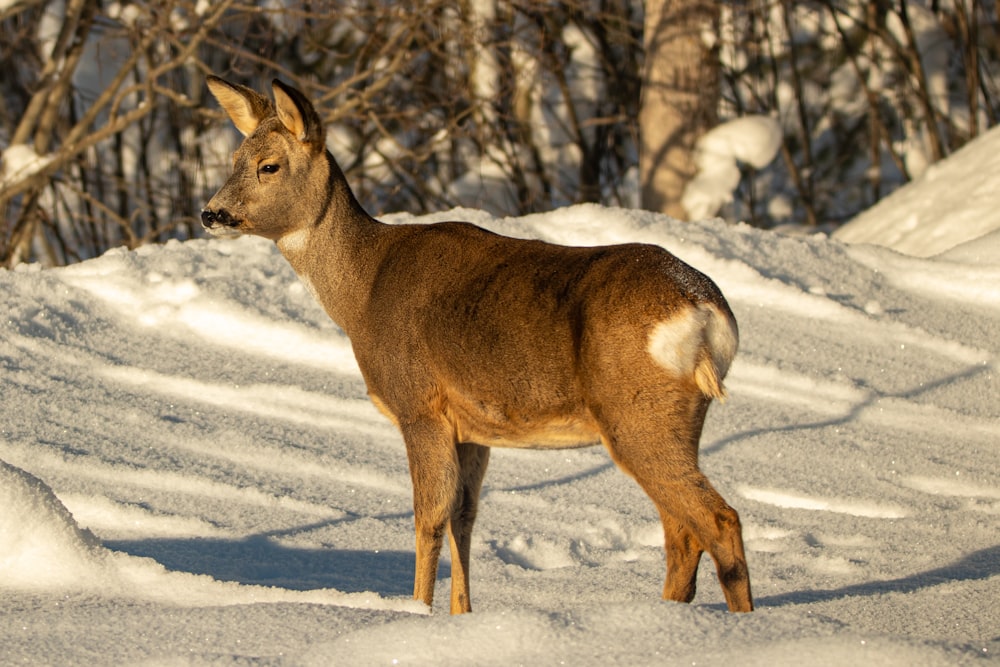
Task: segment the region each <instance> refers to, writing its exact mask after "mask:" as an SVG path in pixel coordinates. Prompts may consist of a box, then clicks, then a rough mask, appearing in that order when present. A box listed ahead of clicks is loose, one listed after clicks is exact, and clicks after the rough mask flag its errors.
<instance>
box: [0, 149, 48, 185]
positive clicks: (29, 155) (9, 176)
mask: <svg viewBox="0 0 1000 667" xmlns="http://www.w3.org/2000/svg"><path fill="white" fill-rule="evenodd" d="M51 161H52V157H51V156H46V157H43V156H41V155H39V154H38V153H36V152H35V149H34V148H32V147H31V146H28V145H27V144H12V145H10V146H7V148H5V149H4V150H3V152H2V153H0V189H3V188H5V187H7V186H9V185H12V184H14V183H16V182H17V181H20V180H24V179H26V178H29V177H31V176H33V175H34V174H36V173H38V172H39V171H41V170H42V169H45V167H46V166H48V164H49V162H51Z"/></svg>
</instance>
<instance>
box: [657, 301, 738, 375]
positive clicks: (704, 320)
mask: <svg viewBox="0 0 1000 667" xmlns="http://www.w3.org/2000/svg"><path fill="white" fill-rule="evenodd" d="M738 343H739V340H738V338H737V333H736V329H735V327H734V326H733V324H732V323H731V322H730V321H729V318H728V317H727V316H726V315H725V314H723V313H722V312H721V311H720V310H719V309H718V308H716V307H715V306H713V305H711V304H708V303H702V304H699V305H698V306H696V307H691V308H685V309H684V310H682V311H681V312H679V313H678V314H677V315H675V316H674V317H672V318H670V319H669V320H664V321H663V322H660V323H659V324H657V325H656V326H655V327H653V330H652V332H650V334H649V345H648V347H647V349H648V350H649V354H650V356H652V357H653V359H654V360H655V361H656V363H658V364H659V365H660V366H662V367H663V368H665V369H666V370H668V371H670V372H672V373H674V374H676V375H678V376H689V375H691V374H692V373H694V371H695V366H696V365H697V364H698V362H699V358H700V356H701V354H702V350H704V349H706V348H707V351H708V352H709V354H710V355H711V358H712V362H713V363H714V365H715V371H716V374H717V375H718V380H719V382H721V381H722V378H724V377H725V376H726V373H727V372H728V371H729V366H730V364H732V361H733V357H734V356H736V348H737V346H738Z"/></svg>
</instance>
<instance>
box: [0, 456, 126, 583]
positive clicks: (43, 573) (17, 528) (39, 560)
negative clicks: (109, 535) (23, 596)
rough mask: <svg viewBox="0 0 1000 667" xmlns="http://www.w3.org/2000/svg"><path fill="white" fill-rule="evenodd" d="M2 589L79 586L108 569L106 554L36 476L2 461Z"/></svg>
mask: <svg viewBox="0 0 1000 667" xmlns="http://www.w3.org/2000/svg"><path fill="white" fill-rule="evenodd" d="M0 507H4V511H3V512H0V587H3V588H59V587H70V588H73V587H76V586H78V585H80V584H85V583H86V582H88V581H93V580H94V579H95V578H100V577H101V576H102V574H103V573H105V572H106V571H107V560H106V555H107V554H106V552H105V551H104V549H103V548H102V547H101V545H100V542H99V541H98V540H97V538H96V537H94V535H93V534H91V533H90V532H89V531H86V530H82V529H81V528H80V527H79V526H78V525H77V524H76V522H75V521H74V520H73V516H72V515H71V514H70V513H69V511H68V510H67V509H66V507H65V506H64V505H63V504H62V503H61V502H59V499H58V498H56V496H55V494H54V493H53V492H52V489H50V488H49V487H48V486H47V485H46V484H45V483H44V482H42V481H41V480H40V479H38V478H37V477H35V476H33V475H31V474H29V473H27V472H25V471H23V470H21V469H20V468H15V467H14V466H12V465H10V464H8V463H6V462H5V461H2V460H0Z"/></svg>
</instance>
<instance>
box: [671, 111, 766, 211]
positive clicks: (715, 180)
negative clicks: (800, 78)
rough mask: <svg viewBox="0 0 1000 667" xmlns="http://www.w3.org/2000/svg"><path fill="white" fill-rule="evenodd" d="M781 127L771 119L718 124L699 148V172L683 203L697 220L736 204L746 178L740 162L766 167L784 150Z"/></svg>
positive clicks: (704, 136) (705, 136) (699, 144)
mask: <svg viewBox="0 0 1000 667" xmlns="http://www.w3.org/2000/svg"><path fill="white" fill-rule="evenodd" d="M781 138H782V134H781V125H780V124H779V123H778V121H776V120H775V119H773V118H770V117H768V116H742V117H740V118H735V119H733V120H730V121H728V122H725V123H722V124H721V125H718V126H716V127H714V128H712V129H711V130H709V131H708V132H706V133H705V134H704V135H703V136H702V137H701V138H699V139H698V143H697V144H696V145H695V158H694V159H695V163H696V164H697V165H698V172H697V174H695V177H694V178H693V179H692V180H691V182H690V183H688V184H687V187H686V188H685V189H684V196H683V198H682V200H681V203H682V204H683V205H684V210H685V211H687V213H688V216H689V217H690V218H691V219H693V220H701V219H702V218H707V217H710V216H713V215H715V214H716V213H718V212H719V209H720V208H721V207H722V206H723V205H724V204H726V203H728V202H730V201H732V199H733V191H735V190H736V187H737V186H738V185H739V184H740V179H741V178H742V175H741V174H740V169H739V167H738V166H737V162H743V163H745V164H748V165H750V166H751V167H754V168H756V169H762V168H764V167H766V166H767V165H768V164H769V163H770V162H771V160H773V159H774V156H775V155H777V153H778V149H779V148H781Z"/></svg>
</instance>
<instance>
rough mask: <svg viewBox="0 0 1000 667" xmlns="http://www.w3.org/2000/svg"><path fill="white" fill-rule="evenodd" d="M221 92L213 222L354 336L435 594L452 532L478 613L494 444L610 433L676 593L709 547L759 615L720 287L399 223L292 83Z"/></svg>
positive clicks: (427, 597)
mask: <svg viewBox="0 0 1000 667" xmlns="http://www.w3.org/2000/svg"><path fill="white" fill-rule="evenodd" d="M208 85H209V87H210V89H211V90H212V92H213V93H214V94H215V96H216V98H217V99H218V100H219V102H220V104H222V106H223V107H224V108H225V110H226V111H227V113H228V114H229V115H230V117H231V118H232V119H233V121H234V123H235V124H236V126H237V128H238V129H240V131H241V132H243V133H244V134H245V135H246V138H245V140H244V142H243V144H242V145H241V146H240V148H239V149H238V150H237V151H236V154H235V156H234V170H233V175H232V176H231V177H230V179H229V181H228V182H227V183H226V184H225V185H224V186H223V187H222V189H221V190H220V191H219V192H218V193H217V194H216V195H215V196H214V197H213V198H212V200H211V201H210V202H209V204H208V206H207V207H206V209H205V211H203V213H202V218H203V222H204V224H205V227H206V228H207V229H209V230H210V231H212V232H213V233H216V234H219V235H231V234H243V233H246V234H257V235H260V236H264V237H266V238H270V239H272V240H274V241H275V242H276V243H277V245H278V247H279V248H280V250H281V252H282V253H283V254H284V256H285V257H286V258H287V259H288V261H289V262H290V263H291V265H292V266H293V267H294V269H295V271H296V272H297V273H298V274H299V276H301V278H302V279H303V280H304V281H305V282H306V284H308V285H309V286H310V287H311V288H312V289H313V291H314V293H315V294H316V296H317V298H318V299H319V301H320V302H321V304H322V305H323V307H324V308H325V309H326V311H327V313H329V315H330V317H331V318H333V320H334V321H335V322H336V323H337V324H338V325H339V326H340V327H341V328H343V330H344V331H345V333H347V335H348V336H350V338H351V342H352V344H353V346H354V352H355V355H356V357H357V360H358V365H359V366H360V368H361V371H362V373H363V375H364V379H365V382H366V383H367V386H368V391H369V394H370V396H371V398H372V400H373V402H374V403H375V405H377V406H378V407H379V409H380V410H381V411H382V412H384V413H385V414H386V415H387V416H388V417H389V418H390V419H392V421H393V422H394V423H395V424H396V425H397V426H398V427H399V429H400V431H401V432H402V434H403V439H404V441H405V443H406V452H407V456H408V458H409V464H410V474H411V477H412V481H413V505H414V516H415V523H416V534H417V539H416V561H417V566H416V576H415V581H414V597H416V598H417V599H420V600H423V601H424V602H426V603H427V604H430V603H431V600H432V597H433V594H434V582H435V579H436V573H437V565H438V558H439V555H440V551H441V547H442V545H443V538H444V535H445V532H446V530H447V532H448V533H449V534H450V541H449V544H450V549H451V561H452V591H451V611H452V613H459V612H465V611H469V610H470V608H471V606H470V601H469V548H470V539H471V538H470V536H471V533H472V526H473V523H474V521H475V518H476V508H477V504H478V499H479V491H480V488H481V486H482V480H483V475H484V474H485V472H486V467H487V463H488V460H489V447H490V446H514V447H566V446H579V445H585V444H594V443H598V442H600V443H603V444H604V446H605V447H607V449H608V451H609V452H610V453H611V456H612V457H613V459H614V461H615V462H616V463H617V464H618V465H619V466H620V467H621V468H622V469H623V470H624V471H625V472H627V473H629V474H630V475H632V476H633V477H634V478H635V479H636V480H637V481H638V482H639V484H640V485H641V486H642V488H643V489H644V490H645V491H646V493H648V494H649V496H650V498H652V500H653V502H654V503H655V505H656V508H657V510H658V511H659V513H660V516H661V518H662V522H663V528H664V534H665V540H666V556H667V579H666V585H665V586H664V590H663V596H664V597H665V598H668V599H671V600H679V601H684V602H687V601H690V600H691V599H692V597H693V596H694V592H695V575H696V572H697V568H698V561H699V559H700V557H701V553H702V551H708V552H709V553H710V554H711V555H712V557H713V558H714V560H715V562H716V566H717V568H718V572H719V581H720V583H721V584H722V588H723V591H724V592H725V596H726V601H727V603H728V605H729V609H730V610H732V611H750V610H751V609H752V608H753V603H752V599H751V594H750V581H749V577H748V574H747V566H746V559H745V556H744V551H743V541H742V537H741V529H740V523H739V518H738V516H737V514H736V512H735V511H734V510H733V509H732V508H731V507H729V506H728V505H727V504H726V502H725V501H724V500H723V499H722V497H721V496H719V494H718V493H717V492H716V491H715V490H714V489H713V488H712V486H711V485H710V484H709V482H708V480H707V479H706V478H705V477H704V475H702V474H701V472H700V471H699V470H698V441H699V438H700V436H701V429H702V424H703V422H704V419H705V413H706V410H707V409H708V405H709V403H710V402H711V399H712V398H714V397H722V396H723V395H724V390H723V387H722V379H723V377H724V376H725V373H726V371H727V370H728V368H729V364H730V363H731V361H732V357H733V355H734V354H735V352H736V345H737V333H736V322H735V319H734V318H733V314H732V312H731V311H730V309H729V306H728V305H727V303H726V301H725V299H724V298H723V296H722V294H721V293H720V292H719V290H718V288H717V287H716V286H715V284H714V283H713V282H712V281H711V280H709V279H708V278H707V277H705V276H704V275H703V274H701V273H699V272H698V271H696V270H694V269H692V268H691V267H689V266H687V265H686V264H684V263H683V262H681V261H680V260H678V259H677V258H676V257H674V256H673V255H671V254H670V253H668V252H667V251H665V250H663V249H662V248H659V247H655V246H649V245H639V244H630V245H620V246H606V247H599V248H573V247H564V246H557V245H552V244H549V243H544V242H541V241H530V240H515V239H511V238H507V237H503V236H499V235H497V234H493V233H491V232H488V231H485V230H483V229H480V228H478V227H475V226H473V225H469V224H465V223H459V222H449V223H441V224H435V225H385V224H382V223H380V222H378V221H376V220H374V219H373V218H371V217H370V216H368V214H367V213H365V211H364V210H363V209H362V208H361V206H360V205H359V204H358V203H357V201H356V200H355V198H354V196H353V194H352V193H351V190H350V188H349V187H348V185H347V181H346V180H345V178H344V176H343V174H342V173H341V171H340V168H339V167H338V166H337V164H336V162H335V161H334V159H333V157H332V156H331V155H330V153H329V152H328V151H327V150H326V149H325V146H324V134H323V128H322V123H321V122H320V120H319V117H318V115H317V114H316V112H315V110H314V109H313V107H312V105H311V104H310V103H309V101H308V100H307V99H306V98H305V97H304V96H303V95H302V94H301V93H300V92H299V91H297V90H295V89H293V88H290V87H288V86H286V85H284V84H282V83H281V82H279V81H275V82H274V86H273V92H274V96H275V104H272V103H271V102H270V100H268V99H267V98H265V97H263V96H261V95H259V94H257V93H256V92H254V91H252V90H250V89H248V88H245V87H242V86H237V85H234V84H230V83H226V82H224V81H222V80H221V79H218V78H215V77H211V78H209V81H208ZM657 325H661V331H660V333H659V335H654V334H653V332H654V329H655V327H657ZM653 341H656V342H653ZM657 345H659V347H657Z"/></svg>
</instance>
